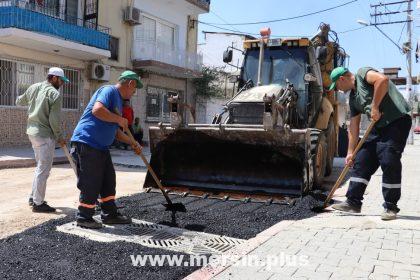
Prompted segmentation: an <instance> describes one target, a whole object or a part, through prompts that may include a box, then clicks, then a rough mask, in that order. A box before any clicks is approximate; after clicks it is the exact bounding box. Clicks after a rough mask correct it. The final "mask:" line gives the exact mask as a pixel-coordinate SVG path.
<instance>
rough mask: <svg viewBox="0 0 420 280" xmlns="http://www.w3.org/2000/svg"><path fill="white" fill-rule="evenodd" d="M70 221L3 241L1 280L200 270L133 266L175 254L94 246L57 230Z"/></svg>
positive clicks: (157, 275)
mask: <svg viewBox="0 0 420 280" xmlns="http://www.w3.org/2000/svg"><path fill="white" fill-rule="evenodd" d="M71 220H72V218H70V217H69V218H65V219H61V220H55V221H51V222H48V223H45V224H42V225H40V226H37V227H35V228H31V229H29V230H27V231H25V232H23V233H21V234H16V235H14V236H11V237H9V238H5V239H2V240H0V264H1V265H0V279H13V280H15V279H66V280H72V279H74V280H79V279H103V280H104V279H150V280H152V279H181V278H183V277H185V276H187V275H188V274H190V273H192V272H193V271H195V270H197V269H198V267H176V266H173V267H169V266H168V265H167V264H166V265H167V266H164V267H158V266H155V267H153V266H150V265H148V266H133V265H132V261H131V257H130V255H162V254H170V255H173V254H174V252H169V251H165V250H157V249H152V248H146V247H142V246H139V245H137V244H133V243H127V242H113V243H102V242H95V241H91V240H86V239H83V238H79V237H77V236H73V235H68V234H65V233H61V232H57V231H56V230H55V228H56V226H58V225H61V224H63V223H67V222H70V221H71ZM184 260H185V261H188V260H189V256H188V255H184Z"/></svg>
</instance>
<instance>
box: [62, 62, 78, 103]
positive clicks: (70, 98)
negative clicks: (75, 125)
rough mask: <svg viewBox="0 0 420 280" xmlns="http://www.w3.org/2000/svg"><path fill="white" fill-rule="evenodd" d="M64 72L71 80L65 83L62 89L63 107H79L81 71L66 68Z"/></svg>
mask: <svg viewBox="0 0 420 280" xmlns="http://www.w3.org/2000/svg"><path fill="white" fill-rule="evenodd" d="M64 74H65V75H66V77H67V78H69V80H70V82H69V83H66V84H64V85H63V87H62V88H61V89H60V91H61V92H62V93H63V108H66V109H79V91H80V88H81V82H80V71H79V70H71V69H64Z"/></svg>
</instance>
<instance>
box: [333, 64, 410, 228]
mask: <svg viewBox="0 0 420 280" xmlns="http://www.w3.org/2000/svg"><path fill="white" fill-rule="evenodd" d="M331 80H332V85H331V87H330V89H331V90H332V89H337V90H340V91H344V92H350V93H349V94H350V99H349V105H350V115H351V119H350V127H349V131H348V136H349V146H348V152H347V157H346V164H349V165H351V166H353V169H352V173H351V178H350V186H349V188H348V191H347V194H346V197H347V200H346V201H344V202H341V203H338V204H334V205H332V207H333V208H334V209H336V210H340V211H345V212H352V213H360V211H361V207H362V200H363V195H364V192H365V189H366V187H367V185H368V183H369V180H370V178H371V176H372V175H373V174H374V173H375V172H376V170H377V169H378V167H379V166H380V167H381V168H382V172H383V175H382V193H383V197H384V200H385V202H384V204H383V207H384V208H385V210H384V212H383V213H382V215H381V218H382V220H393V219H395V218H396V215H397V213H398V212H399V210H400V209H399V208H398V207H397V203H398V200H399V199H400V197H401V169H402V167H401V154H402V152H403V151H404V148H405V144H406V141H407V137H408V134H409V132H410V128H411V117H410V106H409V105H408V104H407V102H406V101H405V99H404V97H403V96H402V95H401V93H400V92H399V91H398V89H397V88H396V86H395V85H394V83H392V82H391V81H390V80H389V79H388V77H386V76H385V75H383V74H382V73H379V72H378V71H377V70H375V69H373V68H370V67H364V68H361V69H359V71H357V74H356V75H353V74H352V73H351V72H350V71H349V70H348V69H346V68H344V67H337V68H335V69H334V70H333V71H332V72H331ZM361 114H366V115H367V116H368V117H370V118H371V119H372V120H373V121H376V124H375V126H374V128H373V130H372V132H371V133H370V135H369V136H368V138H367V140H366V142H365V143H364V144H363V146H362V147H361V149H360V150H359V152H358V153H357V155H356V158H355V161H354V162H352V161H351V158H352V156H353V151H354V149H355V147H356V145H357V142H358V140H359V131H360V119H361Z"/></svg>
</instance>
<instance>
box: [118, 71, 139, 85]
mask: <svg viewBox="0 0 420 280" xmlns="http://www.w3.org/2000/svg"><path fill="white" fill-rule="evenodd" d="M123 79H125V80H135V81H136V82H137V88H142V87H143V83H142V82H141V81H140V77H139V75H137V74H136V73H135V72H133V71H130V70H127V71H124V72H122V73H121V75H120V77H119V78H118V81H121V80H123Z"/></svg>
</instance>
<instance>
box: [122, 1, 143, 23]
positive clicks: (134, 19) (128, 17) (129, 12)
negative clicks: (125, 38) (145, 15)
mask: <svg viewBox="0 0 420 280" xmlns="http://www.w3.org/2000/svg"><path fill="white" fill-rule="evenodd" d="M124 21H125V22H127V23H128V24H130V25H137V24H141V12H140V10H139V9H137V8H134V7H131V6H128V7H127V8H126V9H125V11H124Z"/></svg>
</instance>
